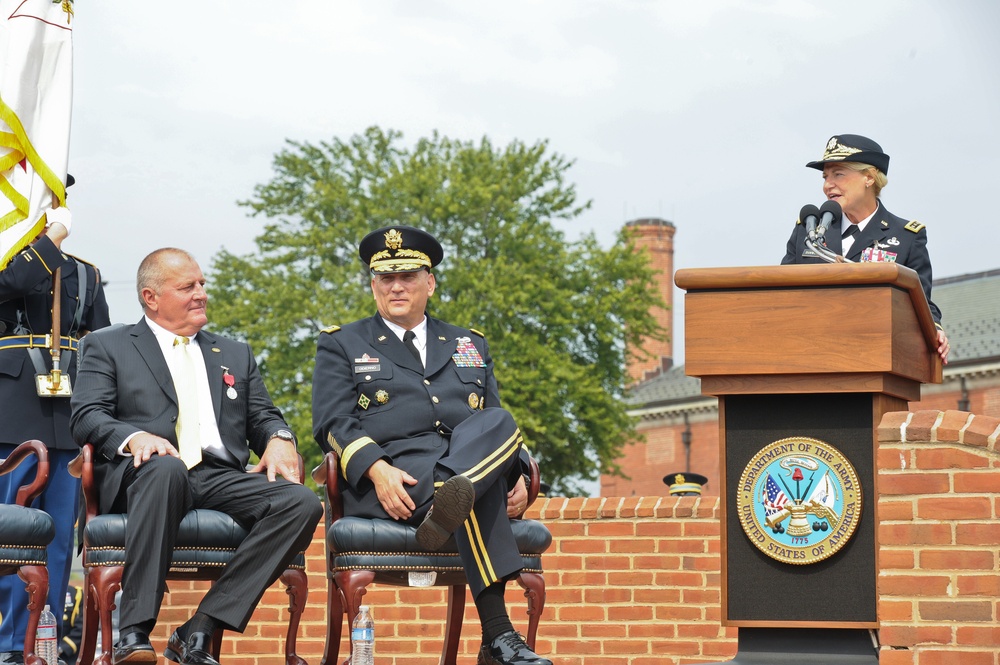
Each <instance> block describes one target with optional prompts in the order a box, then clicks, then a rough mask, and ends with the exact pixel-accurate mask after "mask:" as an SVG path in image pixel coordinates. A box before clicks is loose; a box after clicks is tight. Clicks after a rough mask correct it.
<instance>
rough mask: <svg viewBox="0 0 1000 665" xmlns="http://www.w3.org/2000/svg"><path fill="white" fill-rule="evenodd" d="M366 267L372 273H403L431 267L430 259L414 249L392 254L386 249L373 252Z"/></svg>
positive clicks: (399, 250) (400, 250)
mask: <svg viewBox="0 0 1000 665" xmlns="http://www.w3.org/2000/svg"><path fill="white" fill-rule="evenodd" d="M368 267H369V268H370V269H371V271H372V272H404V271H412V270H420V269H421V268H430V267H431V258H430V257H429V256H427V255H426V254H424V253H423V252H418V251H417V250H415V249H397V250H396V252H395V254H393V253H392V252H391V251H390V250H388V249H383V250H382V251H381V252H375V254H373V255H372V259H371V261H370V262H369V263H368Z"/></svg>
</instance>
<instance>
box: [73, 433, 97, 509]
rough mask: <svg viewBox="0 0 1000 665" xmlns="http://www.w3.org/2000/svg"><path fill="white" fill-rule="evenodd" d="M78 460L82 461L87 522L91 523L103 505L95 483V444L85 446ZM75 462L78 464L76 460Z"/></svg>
mask: <svg viewBox="0 0 1000 665" xmlns="http://www.w3.org/2000/svg"><path fill="white" fill-rule="evenodd" d="M77 458H78V459H80V481H81V482H80V485H81V486H82V489H83V504H84V511H85V513H84V514H85V515H86V516H87V521H90V520H92V519H94V518H95V517H97V511H98V508H99V506H100V505H101V504H100V502H99V500H98V497H97V487H95V483H94V444H92V443H85V444H83V448H82V449H81V450H80V454H79V455H78V456H77ZM73 461H74V462H76V459H74V460H73Z"/></svg>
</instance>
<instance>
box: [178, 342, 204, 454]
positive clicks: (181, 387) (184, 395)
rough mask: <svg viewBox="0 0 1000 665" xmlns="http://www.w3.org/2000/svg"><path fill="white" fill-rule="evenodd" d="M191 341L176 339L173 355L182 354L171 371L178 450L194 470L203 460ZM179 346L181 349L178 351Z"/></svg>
mask: <svg viewBox="0 0 1000 665" xmlns="http://www.w3.org/2000/svg"><path fill="white" fill-rule="evenodd" d="M190 341H191V340H190V339H189V338H187V337H175V338H174V353H178V354H180V356H179V358H178V360H177V362H176V363H174V367H173V369H172V376H173V380H174V391H175V392H176V393H177V427H176V428H175V431H176V432H177V448H178V452H179V453H180V454H181V461H183V462H184V464H185V465H186V466H187V468H189V469H190V468H191V467H193V466H194V465H196V464H198V463H199V462H200V461H201V437H200V436H199V433H198V430H199V428H200V423H199V420H200V418H199V407H198V405H199V402H198V383H197V381H196V379H195V372H194V358H192V357H191V345H190V344H189V342H190ZM177 347H180V348H177Z"/></svg>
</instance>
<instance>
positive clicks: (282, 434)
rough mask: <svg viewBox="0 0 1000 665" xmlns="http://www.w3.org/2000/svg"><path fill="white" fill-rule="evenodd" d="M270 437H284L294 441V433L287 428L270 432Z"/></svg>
mask: <svg viewBox="0 0 1000 665" xmlns="http://www.w3.org/2000/svg"><path fill="white" fill-rule="evenodd" d="M271 438H272V439H284V440H285V441H291V442H292V443H295V435H294V434H292V433H291V432H289V431H288V430H287V429H279V430H277V431H275V432H274V433H273V434H271Z"/></svg>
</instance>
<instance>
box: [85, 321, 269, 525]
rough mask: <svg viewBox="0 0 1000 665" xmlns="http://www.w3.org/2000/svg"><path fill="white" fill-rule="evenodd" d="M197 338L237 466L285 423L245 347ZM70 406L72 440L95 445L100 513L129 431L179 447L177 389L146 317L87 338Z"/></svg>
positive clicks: (107, 503)
mask: <svg viewBox="0 0 1000 665" xmlns="http://www.w3.org/2000/svg"><path fill="white" fill-rule="evenodd" d="M197 339H198V345H199V347H200V348H201V351H202V354H203V355H204V357H205V368H206V370H207V371H208V384H209V387H210V388H211V392H212V403H213V404H214V405H215V418H216V421H217V422H218V424H219V434H220V436H221V437H222V443H223V445H225V447H226V450H227V451H228V452H229V453H230V454H231V455H232V457H233V459H234V460H235V461H234V462H233V464H234V468H239V469H243V468H244V467H245V466H246V464H247V462H248V460H249V458H250V450H251V449H252V450H253V451H254V452H255V453H257V455H258V456H259V455H262V454H263V453H264V449H265V448H266V447H267V442H268V440H269V439H270V438H271V435H272V434H273V433H274V432H275V431H277V430H279V429H287V428H288V425H287V424H285V421H284V420H283V418H282V416H281V412H280V411H279V410H278V408H277V407H275V406H274V404H273V403H272V402H271V397H270V396H269V395H268V392H267V388H265V387H264V381H263V380H262V379H261V376H260V372H259V371H258V369H257V362H256V360H255V359H254V357H253V353H251V351H250V347H249V345H247V344H245V343H243V342H237V341H234V340H230V339H227V338H225V337H219V336H217V335H213V334H212V333H209V332H207V331H205V330H202V331H201V332H199V333H198V337H197ZM224 367H225V368H228V370H229V373H230V374H231V375H232V376H233V377H234V379H235V385H234V386H233V387H234V388H235V389H236V395H237V396H236V399H229V398H228V397H227V396H226V395H225V392H226V391H225V388H226V387H227V386H226V385H225V382H224V380H223V368H224ZM72 405H73V416H72V419H71V423H70V425H71V428H72V431H73V438H75V439H76V442H77V443H78V444H80V445H83V444H84V443H92V444H93V445H94V448H95V451H96V453H97V458H98V459H97V462H98V463H97V464H96V465H95V475H96V476H97V479H98V482H99V483H100V485H99V486H100V492H101V511H102V512H108V511H109V510H110V509H111V505H112V503H113V501H114V499H115V498H116V496H117V494H118V491H119V490H120V489H121V479H122V473H123V472H124V470H125V467H126V465H129V464H132V458H131V457H123V456H119V455H118V448H119V447H120V446H121V444H122V442H123V441H124V440H125V439H126V438H127V437H128V436H129V435H131V434H133V433H135V432H140V431H143V432H149V433H150V434H155V435H157V436H161V437H163V438H164V439H167V440H168V441H170V442H171V443H172V444H173V445H174V446H175V447H176V446H177V437H176V433H175V431H174V427H175V424H176V422H177V394H176V393H175V391H174V384H173V381H172V379H171V377H170V371H169V369H168V368H167V362H166V360H164V358H163V353H162V352H161V351H160V347H159V346H158V344H157V342H156V337H155V335H154V334H153V332H152V330H150V329H149V326H148V325H146V319H145V318H143V319H141V320H140V321H139V322H138V323H136V324H135V325H131V326H113V327H111V328H106V329H104V330H101V331H98V332H97V333H91V334H90V335H88V336H87V338H86V342H85V344H84V348H83V350H82V358H81V364H80V369H79V372H78V374H77V384H76V386H75V387H74V391H73V398H72ZM248 444H249V446H248Z"/></svg>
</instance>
